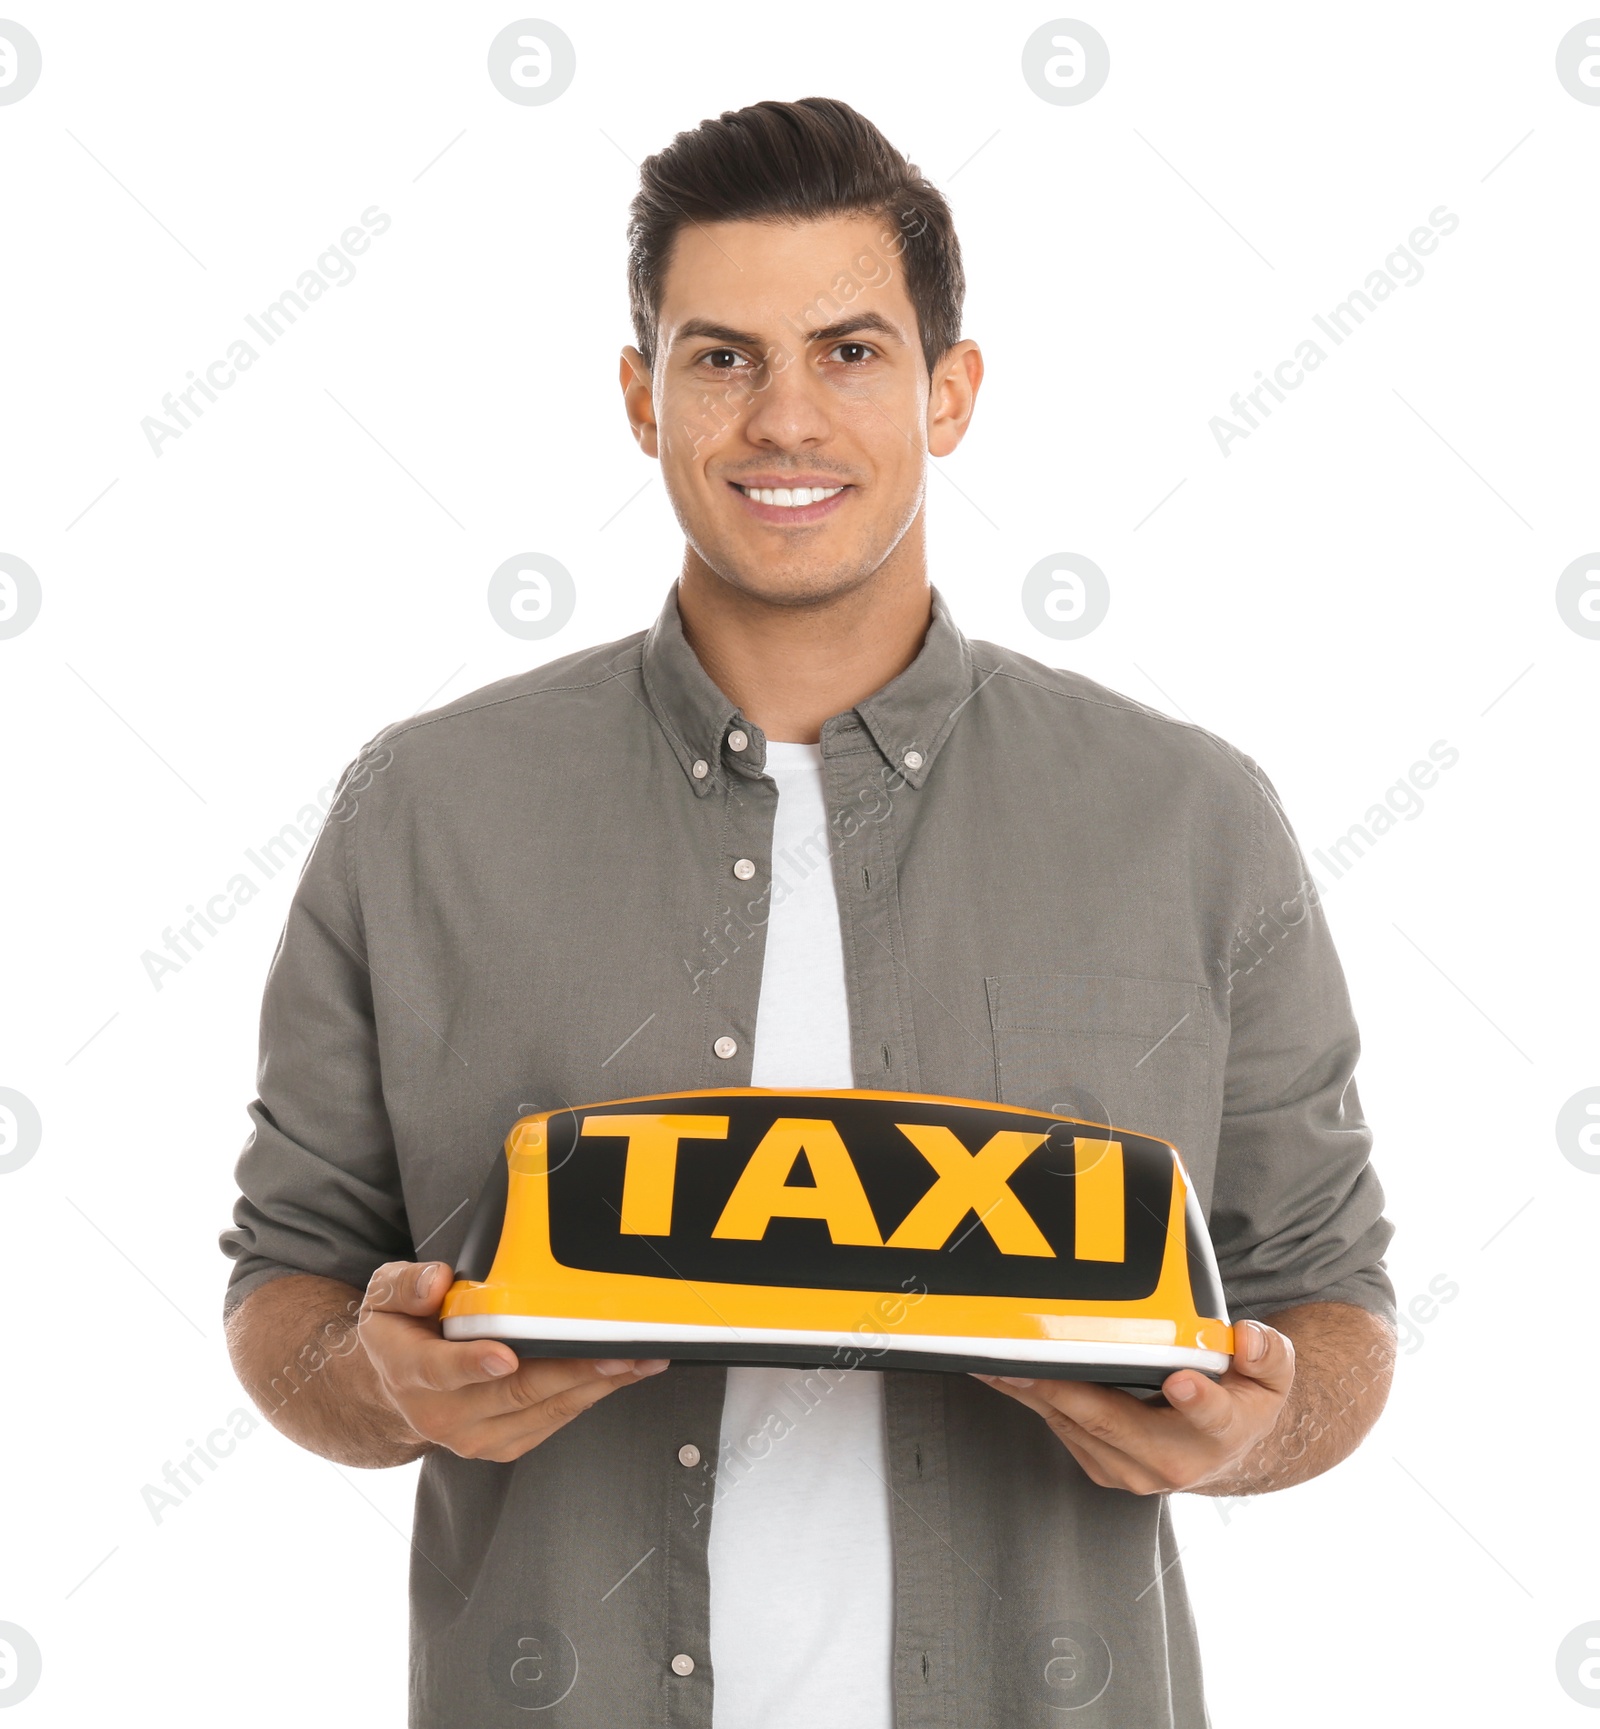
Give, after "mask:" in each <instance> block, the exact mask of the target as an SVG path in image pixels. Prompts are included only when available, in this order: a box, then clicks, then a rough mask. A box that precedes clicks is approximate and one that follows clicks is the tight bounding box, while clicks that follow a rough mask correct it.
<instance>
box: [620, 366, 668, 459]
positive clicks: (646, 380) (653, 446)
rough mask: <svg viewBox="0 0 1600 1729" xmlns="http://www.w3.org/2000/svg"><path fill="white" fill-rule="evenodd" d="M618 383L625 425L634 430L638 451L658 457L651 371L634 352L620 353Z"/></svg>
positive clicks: (658, 446)
mask: <svg viewBox="0 0 1600 1729" xmlns="http://www.w3.org/2000/svg"><path fill="white" fill-rule="evenodd" d="M619 379H620V382H621V385H622V402H623V407H624V408H625V409H626V410H627V414H628V425H629V426H630V427H631V428H632V429H633V436H634V437H635V438H636V439H637V440H638V442H639V448H640V449H641V450H642V451H643V452H644V453H645V455H646V456H655V457H659V456H660V455H661V449H660V445H659V443H658V441H657V437H656V408H655V397H654V394H653V389H652V383H651V378H650V368H649V367H648V366H647V365H646V364H645V358H644V356H643V355H642V354H641V353H640V352H639V350H638V349H637V348H633V347H628V348H624V349H623V351H622V365H621V368H620V373H619Z"/></svg>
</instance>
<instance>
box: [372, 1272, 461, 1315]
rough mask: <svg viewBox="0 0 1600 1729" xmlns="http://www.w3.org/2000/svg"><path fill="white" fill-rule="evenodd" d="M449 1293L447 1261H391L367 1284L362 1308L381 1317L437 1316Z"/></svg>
mask: <svg viewBox="0 0 1600 1729" xmlns="http://www.w3.org/2000/svg"><path fill="white" fill-rule="evenodd" d="M449 1289H450V1267H449V1266H448V1265H447V1264H446V1263H445V1262H444V1261H388V1262H386V1263H385V1264H384V1265H383V1266H381V1267H379V1268H378V1270H377V1272H375V1273H374V1274H373V1275H372V1277H371V1278H370V1279H369V1280H368V1281H367V1295H366V1301H365V1302H364V1303H363V1304H362V1308H363V1309H364V1310H371V1311H372V1312H373V1313H376V1314H381V1315H437V1314H438V1312H439V1305H440V1304H441V1303H443V1301H444V1298H445V1292H446V1291H448V1290H449Z"/></svg>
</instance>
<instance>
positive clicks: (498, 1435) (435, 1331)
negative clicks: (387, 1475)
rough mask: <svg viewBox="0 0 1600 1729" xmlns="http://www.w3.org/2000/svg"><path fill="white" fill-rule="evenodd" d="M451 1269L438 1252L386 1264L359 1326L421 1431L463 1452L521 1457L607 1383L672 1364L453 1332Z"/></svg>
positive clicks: (381, 1374) (384, 1385)
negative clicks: (447, 1325) (443, 1309)
mask: <svg viewBox="0 0 1600 1729" xmlns="http://www.w3.org/2000/svg"><path fill="white" fill-rule="evenodd" d="M450 1279H451V1270H450V1268H449V1267H447V1266H445V1265H444V1264H443V1263H442V1262H440V1261H424V1262H422V1263H421V1264H420V1265H419V1264H417V1263H415V1262H411V1261H390V1262H389V1263H387V1264H386V1265H385V1266H382V1267H379V1268H378V1270H377V1272H375V1273H374V1274H373V1275H372V1278H371V1280H370V1282H369V1283H368V1285H367V1294H366V1297H365V1299H364V1300H363V1301H362V1304H361V1318H360V1335H361V1343H362V1345H363V1346H364V1347H365V1348H366V1354H367V1356H368V1357H369V1358H370V1359H371V1362H372V1366H373V1368H374V1370H375V1371H376V1373H377V1381H378V1389H379V1391H380V1393H381V1395H382V1397H383V1398H384V1399H385V1400H386V1401H387V1402H388V1403H389V1404H390V1405H391V1406H392V1407H393V1408H394V1410H395V1411H396V1412H397V1413H398V1414H399V1415H400V1417H401V1418H403V1419H404V1421H405V1422H406V1424H407V1425H408V1426H409V1427H410V1428H411V1429H412V1430H413V1431H415V1433H416V1434H417V1436H418V1437H419V1438H421V1439H422V1440H424V1441H428V1442H431V1443H432V1444H434V1445H435V1446H440V1447H448V1448H449V1450H450V1451H451V1452H452V1453H458V1454H459V1455H460V1456H461V1457H462V1458H463V1459H493V1460H495V1461H496V1462H498V1463H500V1464H508V1463H510V1461H511V1460H513V1459H520V1458H521V1457H522V1455H523V1454H524V1453H526V1452H528V1451H529V1450H530V1449H531V1448H533V1447H537V1446H538V1445H539V1443H540V1442H541V1441H543V1440H545V1439H546V1438H547V1437H548V1436H550V1435H553V1434H554V1433H555V1431H556V1430H557V1429H559V1428H561V1427H562V1426H563V1425H564V1424H567V1423H570V1422H571V1421H572V1419H573V1418H574V1417H576V1416H578V1415H579V1414H580V1413H582V1412H584V1411H587V1410H588V1409H589V1407H590V1406H591V1405H593V1404H595V1403H596V1402H597V1401H598V1400H600V1399H603V1398H604V1397H605V1396H606V1394H607V1393H614V1392H616V1390H617V1389H618V1388H619V1387H629V1386H633V1385H634V1384H635V1383H636V1382H638V1381H642V1380H644V1379H646V1377H648V1376H650V1375H657V1374H660V1372H661V1371H662V1370H663V1369H664V1368H666V1367H667V1363H666V1359H665V1358H661V1357H650V1358H642V1359H633V1358H618V1357H600V1358H588V1357H518V1356H517V1354H516V1352H515V1351H513V1350H512V1349H511V1347H510V1346H509V1345H505V1344H500V1343H497V1342H496V1341H494V1340H492V1339H462V1340H449V1339H446V1338H444V1337H443V1334H442V1332H441V1328H440V1323H439V1320H438V1314H439V1306H440V1304H441V1303H443V1301H444V1297H445V1293H446V1292H447V1291H448V1290H449V1289H450Z"/></svg>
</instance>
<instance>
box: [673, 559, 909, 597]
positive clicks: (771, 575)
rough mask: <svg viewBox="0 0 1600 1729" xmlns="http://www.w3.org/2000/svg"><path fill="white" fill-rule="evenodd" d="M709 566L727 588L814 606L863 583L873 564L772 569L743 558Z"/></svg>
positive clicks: (752, 595)
mask: <svg viewBox="0 0 1600 1729" xmlns="http://www.w3.org/2000/svg"><path fill="white" fill-rule="evenodd" d="M707 563H710V561H709V560H707ZM711 568H712V569H713V570H714V571H715V572H716V573H717V575H718V576H719V577H721V578H722V580H723V581H724V582H726V583H727V584H728V586H729V587H730V588H736V589H738V590H739V591H740V592H741V593H742V594H748V595H750V596H751V597H752V598H753V599H756V600H763V601H766V602H767V603H768V605H771V606H817V605H820V604H822V603H823V602H826V601H830V600H836V599H838V597H839V596H840V595H844V594H851V593H853V592H854V591H855V590H856V589H858V588H861V587H863V586H864V585H865V584H866V583H868V582H870V581H871V580H872V574H873V570H874V569H875V568H876V566H869V567H867V568H865V569H863V568H862V567H860V566H859V565H855V564H851V565H846V566H843V567H825V568H822V569H816V568H810V567H803V568H799V569H794V568H790V569H785V570H774V569H773V568H772V567H771V566H770V565H766V566H757V567H754V568H752V567H751V565H750V564H748V563H747V562H743V561H740V562H737V563H729V562H727V561H723V562H720V563H717V564H713V565H711Z"/></svg>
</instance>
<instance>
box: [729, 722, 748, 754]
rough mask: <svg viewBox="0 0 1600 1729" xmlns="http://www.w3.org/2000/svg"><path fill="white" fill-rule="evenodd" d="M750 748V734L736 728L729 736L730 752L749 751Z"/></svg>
mask: <svg viewBox="0 0 1600 1729" xmlns="http://www.w3.org/2000/svg"><path fill="white" fill-rule="evenodd" d="M749 748H750V735H749V733H747V732H740V731H739V729H738V728H737V727H735V728H734V730H733V731H732V732H730V733H729V734H728V749H729V750H748V749H749Z"/></svg>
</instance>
